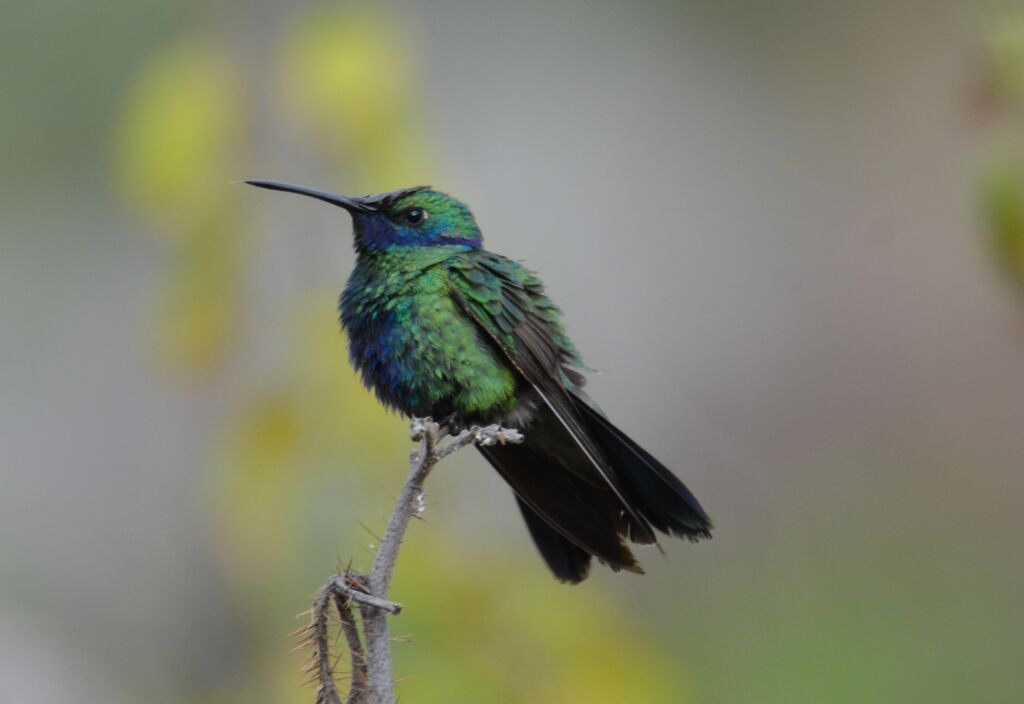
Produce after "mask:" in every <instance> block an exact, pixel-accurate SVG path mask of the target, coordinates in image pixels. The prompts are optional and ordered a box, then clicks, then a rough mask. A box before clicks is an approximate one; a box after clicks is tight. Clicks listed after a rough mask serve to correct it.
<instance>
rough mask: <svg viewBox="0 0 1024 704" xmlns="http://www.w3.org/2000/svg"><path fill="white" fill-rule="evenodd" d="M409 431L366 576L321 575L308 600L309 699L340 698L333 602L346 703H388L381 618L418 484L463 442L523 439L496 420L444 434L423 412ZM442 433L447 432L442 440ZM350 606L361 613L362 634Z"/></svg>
mask: <svg viewBox="0 0 1024 704" xmlns="http://www.w3.org/2000/svg"><path fill="white" fill-rule="evenodd" d="M411 432H412V439H413V441H414V442H419V443H420V449H419V451H418V452H415V453H413V454H412V457H411V458H410V462H409V475H408V477H407V478H406V480H405V485H404V486H403V487H402V491H401V493H400V494H399V495H398V499H397V500H396V501H395V509H394V511H393V512H392V514H391V518H390V519H389V520H388V524H387V528H386V529H385V531H384V536H383V538H381V539H380V541H379V543H380V546H379V547H378V549H377V555H376V558H375V559H374V563H373V569H372V570H371V572H370V574H369V575H368V576H363V575H360V574H357V573H355V572H352V571H350V570H348V569H346V570H344V571H343V572H342V573H340V574H337V575H335V576H333V577H331V578H330V579H329V580H327V582H326V583H325V584H324V586H323V587H321V589H320V591H319V593H318V594H317V597H316V600H315V601H314V603H313V608H312V609H311V620H310V623H309V625H308V626H306V627H305V628H303V629H302V630H301V631H300V635H301V636H302V639H303V640H302V645H303V646H307V647H310V648H312V650H313V652H312V654H311V655H310V658H309V661H308V662H307V671H308V672H310V673H311V674H312V675H313V678H314V681H315V682H317V683H318V688H317V694H316V704H341V695H340V693H339V692H338V686H337V684H336V682H335V679H334V667H333V664H332V660H331V652H330V640H329V637H328V631H329V621H330V606H331V604H332V602H333V604H334V607H335V610H336V611H337V612H338V618H339V620H340V621H341V630H342V632H343V634H344V635H345V641H346V643H347V645H348V650H349V654H350V656H351V663H352V674H351V683H350V685H349V695H348V700H347V704H394V702H395V694H394V684H395V681H394V675H393V674H392V666H391V641H392V639H391V638H390V637H389V635H388V621H387V617H388V616H389V615H397V614H399V613H401V611H402V606H401V604H397V603H395V602H393V601H390V600H388V598H387V596H388V588H389V586H390V585H391V577H392V575H393V574H394V571H395V563H396V562H397V560H398V551H399V548H400V547H401V545H402V538H403V537H404V535H405V531H406V529H407V528H408V527H409V521H410V520H411V519H412V517H413V516H419V515H420V514H421V513H422V511H423V509H424V507H425V504H424V502H423V484H424V482H425V481H426V479H427V476H428V475H429V474H430V470H432V469H433V468H434V466H435V465H436V464H437V463H438V462H439V461H441V460H442V459H444V458H445V457H448V456H449V455H451V454H452V453H453V452H457V451H458V450H461V449H462V448H464V447H468V446H469V445H480V446H483V447H488V446H491V445H494V444H496V443H502V444H504V443H521V442H523V439H524V438H523V435H522V434H521V433H520V432H519V431H517V430H512V429H509V428H502V427H500V426H497V425H490V426H487V427H483V428H481V427H473V428H468V429H466V430H462V431H461V432H460V433H459V434H458V435H455V436H454V437H451V436H450V433H449V430H448V428H447V427H442V426H440V425H438V424H437V423H435V422H433V421H432V420H431V419H429V418H425V419H419V418H417V419H415V420H413V421H412V424H411ZM447 437H451V439H450V440H448V442H445V443H443V442H442V441H443V440H444V439H445V438H447ZM364 527H365V526H364ZM367 532H369V531H367ZM353 603H355V604H356V605H357V608H356V609H353V608H352V604H353ZM355 610H358V612H359V615H360V617H361V620H362V626H363V628H362V631H363V632H362V638H361V637H360V632H359V627H358V626H357V624H356V619H355V613H354V612H355Z"/></svg>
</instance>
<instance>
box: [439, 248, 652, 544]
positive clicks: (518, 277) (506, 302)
mask: <svg viewBox="0 0 1024 704" xmlns="http://www.w3.org/2000/svg"><path fill="white" fill-rule="evenodd" d="M448 267H449V271H450V272H451V277H450V280H451V282H452V284H453V286H452V287H453V292H454V294H455V298H456V300H457V301H458V302H459V304H460V305H461V306H462V308H463V310H464V311H465V312H466V314H467V315H469V317H470V318H472V319H473V320H474V321H475V322H476V323H477V325H479V327H480V328H481V329H482V330H483V332H484V333H485V334H486V336H487V337H489V338H490V339H491V340H492V341H493V342H494V343H495V344H496V346H497V348H498V349H499V350H500V351H501V352H502V353H503V354H504V356H505V358H506V359H507V360H508V362H509V363H510V364H511V366H512V367H513V368H515V369H516V371H518V372H519V374H520V375H521V376H522V377H523V378H524V379H525V380H526V381H527V382H528V383H529V384H530V385H531V386H532V387H533V388H534V389H535V390H536V391H537V393H538V395H539V396H540V397H541V399H542V400H543V402H544V404H545V405H546V406H547V407H548V408H549V409H550V410H551V411H552V413H553V414H554V416H555V417H556V418H557V419H558V422H559V423H560V424H561V425H562V427H563V428H564V429H565V431H566V432H567V433H568V435H569V437H570V438H571V441H572V442H573V443H575V445H576V446H577V447H578V449H579V451H580V452H582V453H583V455H584V456H585V457H586V460H587V461H588V462H589V466H590V467H591V468H592V469H593V472H592V474H590V476H588V477H586V478H587V479H588V480H589V481H592V482H594V483H595V484H601V485H604V486H607V487H608V488H609V489H610V490H611V491H612V492H613V493H614V495H615V496H616V497H617V499H618V501H619V503H621V509H622V511H623V514H624V515H623V518H624V519H625V523H626V528H627V531H626V532H627V537H628V538H629V539H630V540H631V541H633V542H635V543H653V542H656V538H655V535H654V531H653V530H652V528H651V526H650V524H649V523H648V521H647V520H646V519H645V518H644V517H643V516H641V515H640V513H639V512H638V511H636V510H635V509H634V507H633V505H632V503H631V502H630V501H629V500H628V499H627V498H626V489H625V487H624V486H623V484H622V482H621V481H620V478H619V477H618V476H617V474H616V472H615V470H614V469H613V468H612V467H611V465H610V464H609V462H608V460H607V459H606V457H605V456H604V454H603V453H602V451H601V449H600V448H599V447H598V445H597V443H596V442H595V441H594V438H593V436H592V434H591V432H590V430H589V428H588V427H587V424H586V422H585V421H584V419H583V418H582V417H581V415H580V412H579V410H578V408H577V407H576V404H577V403H578V401H574V398H573V396H572V394H571V392H572V391H573V390H574V389H575V388H577V387H578V386H580V385H582V381H583V377H582V375H581V374H580V373H579V372H578V371H577V370H576V369H575V368H574V367H581V366H582V362H581V361H580V358H579V355H578V353H577V352H576V349H575V347H573V345H572V342H571V341H570V340H569V338H568V337H567V335H566V333H565V329H564V328H563V326H562V323H561V320H560V312H559V310H558V308H557V306H555V304H554V303H552V302H551V300H550V299H549V298H547V296H546V295H545V294H544V286H543V284H542V283H541V281H540V279H539V278H537V276H536V275H535V274H533V272H531V271H529V270H528V269H526V268H525V267H524V266H522V265H521V264H519V263H517V262H515V261H512V260H511V259H507V258H505V257H502V256H500V255H497V254H493V253H491V252H487V251H484V250H477V251H475V252H470V253H467V254H464V255H462V256H459V257H456V258H453V259H452V260H451V261H450V262H449V264H448Z"/></svg>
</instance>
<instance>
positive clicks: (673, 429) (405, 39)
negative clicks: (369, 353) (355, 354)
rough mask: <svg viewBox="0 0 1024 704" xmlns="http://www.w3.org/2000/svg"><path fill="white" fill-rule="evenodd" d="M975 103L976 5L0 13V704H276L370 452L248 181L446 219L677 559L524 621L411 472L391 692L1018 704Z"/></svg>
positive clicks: (360, 394)
mask: <svg viewBox="0 0 1024 704" xmlns="http://www.w3.org/2000/svg"><path fill="white" fill-rule="evenodd" d="M1021 86H1024V7H1017V6H1016V5H1015V4H1014V3H990V4H978V5H969V4H967V3H961V2H954V1H952V0H950V1H948V2H947V1H945V0H939V1H937V2H929V3H918V2H904V3H883V2H876V1H874V0H869V1H868V2H857V3H854V2H841V3H814V2H810V1H809V0H806V1H805V0H792V1H787V2H779V3H771V4H769V3H758V2H753V1H750V2H744V1H740V2H728V3H721V2H711V1H710V0H707V1H698V0H688V1H687V2H682V3H669V2H663V3H658V2H655V3H644V4H641V5H637V6H627V5H624V4H623V5H619V4H616V3H608V2H599V3H583V2H580V1H577V0H570V1H569V2H564V3H558V4H555V5H549V4H547V3H540V2H525V3H514V4H510V3H506V4H499V3H475V2H468V1H464V0H445V1H443V2H438V3H412V2H398V1H395V2H387V3H373V4H369V3H367V4H360V3H343V2H342V3H338V2H309V1H306V2H293V3H275V2H270V1H269V0H259V1H256V2H246V3H243V2H233V1H227V0H225V1H223V2H215V3H180V2H168V1H166V0H142V2H135V3H127V2H123V1H121V0H95V1H93V2H89V3H75V2H69V1H68V0H52V1H51V2H46V3H38V4H34V5H33V4H28V3H22V4H19V5H13V4H9V6H8V7H5V8H4V11H3V20H2V21H0V97H2V100H3V108H2V109H0V245H2V247H3V249H2V251H3V256H2V257H0V321H2V322H3V333H2V335H3V336H2V341H3V344H2V345H0V389H2V390H3V394H2V397H0V447H3V450H4V459H3V462H2V463H0V701H3V702H25V703H29V704H36V703H38V704H48V703H49V702H62V703H67V702H90V703H91V702H104V703H107V704H117V703H119V702H136V701H147V702H157V703H159V702H197V703H202V704H205V703H212V702H225V703H231V702H275V703H277V702H306V701H311V700H312V697H313V689H312V688H310V687H308V686H304V685H303V684H302V682H303V680H304V676H303V675H302V674H301V673H300V671H299V669H300V666H301V664H302V661H303V659H304V654H303V653H295V652H291V648H292V646H293V645H294V641H291V640H289V636H288V634H289V633H290V632H292V631H293V630H295V629H296V628H297V627H298V626H300V625H301V624H302V621H301V619H299V620H296V614H299V613H300V612H302V611H303V610H304V609H305V608H306V607H307V605H308V601H309V599H310V597H311V595H312V593H313V591H314V590H315V589H316V588H317V587H318V585H319V584H320V583H321V582H322V581H323V579H324V578H325V577H326V576H327V575H328V574H330V572H331V571H332V570H333V569H335V568H336V566H337V565H339V564H347V563H348V562H349V561H350V560H351V561H352V563H353V564H354V565H355V566H357V567H365V566H367V565H368V564H369V562H370V561H371V559H372V547H371V544H372V543H373V542H375V538H374V537H373V534H374V533H379V532H380V531H381V530H382V528H383V524H384V520H385V516H386V515H387V513H388V511H389V509H390V502H391V499H392V497H393V496H394V494H395V492H396V491H397V489H398V487H399V485H400V483H401V481H402V478H403V477H404V473H405V464H406V460H407V453H408V451H409V449H410V445H409V443H408V440H407V429H406V426H405V424H404V422H403V421H402V420H401V419H399V418H396V417H394V416H389V415H388V414H386V413H385V412H384V411H382V410H381V409H380V408H379V407H378V406H377V404H376V403H375V402H374V400H373V399H372V397H371V396H370V394H369V393H368V392H366V391H365V390H364V389H362V387H361V386H360V385H359V383H358V380H357V378H356V376H355V374H354V373H353V372H352V371H351V369H350V368H349V367H348V365H347V362H346V352H345V341H344V339H343V337H342V336H341V334H340V332H339V331H338V328H337V323H336V313H335V310H334V306H335V300H336V296H337V292H338V291H339V290H340V288H341V286H342V285H343V283H344V280H345V278H346V276H347V273H348V271H349V269H350V268H351V265H352V253H351V251H350V246H349V234H348V232H349V223H348V221H347V219H346V218H345V217H344V216H343V214H341V213H339V212H334V211H332V210H331V209H329V208H327V207H326V206H318V205H316V204H312V203H306V202H302V201H300V200H299V199H286V198H283V197H277V196H274V195H271V194H264V193H258V192H254V191H252V190H250V189H245V188H243V187H241V186H238V185H236V184H234V183H233V182H234V181H236V180H238V179H241V178H248V177H266V178H279V179H284V180H294V181H299V182H305V183H309V184H312V185H318V186H322V187H325V188H332V189H337V190H342V191H349V192H368V191H383V190H388V189H391V188H396V187H402V186H409V185H414V184H419V183H431V184H433V185H434V186H437V187H440V188H443V189H445V190H450V191H451V192H453V193H456V194H458V195H459V196H460V197H462V198H464V199H465V200H467V201H468V202H470V203H471V204H472V205H473V206H474V209H475V211H476V213H477V215H478V217H479V219H480V221H481V225H482V227H483V229H484V232H485V235H486V237H487V241H488V243H489V246H491V247H492V248H494V249H495V250H497V251H500V252H502V253H505V254H508V255H510V256H514V257H516V258H523V259H525V260H526V261H527V263H528V264H530V265H531V266H532V267H533V268H535V269H537V270H538V271H539V272H540V273H541V275H542V276H543V277H544V279H545V280H546V281H547V282H548V285H549V288H550V289H551V291H552V294H553V296H554V297H555V298H556V299H557V300H558V301H559V302H560V303H561V304H562V306H563V308H564V309H565V312H566V317H567V320H568V323H569V329H570V332H571V333H572V334H573V336H574V339H575V340H576V342H577V343H578V345H579V347H580V348H581V349H582V350H583V352H584V356H585V358H586V360H587V361H588V362H589V363H590V364H591V365H592V366H594V367H597V368H599V369H601V370H602V371H603V374H602V375H600V376H597V377H596V378H595V379H594V381H593V382H592V388H593V392H594V395H595V396H596V397H597V398H598V399H599V400H600V401H601V402H602V405H603V406H604V407H605V408H606V409H607V410H608V411H609V413H610V414H611V415H613V416H614V417H615V418H616V419H617V420H618V421H619V422H620V424H621V425H622V426H624V427H625V428H627V429H628V430H629V431H630V432H631V433H632V434H633V435H635V437H637V439H638V440H640V441H641V442H643V443H644V444H645V445H646V446H648V447H650V448H651V449H652V450H653V451H654V452H655V453H656V454H657V455H658V456H660V457H662V458H663V459H664V460H665V461H666V462H667V463H668V464H669V465H671V466H672V467H674V468H675V469H676V470H677V471H678V472H679V473H680V474H681V475H682V476H684V477H685V478H686V480H687V482H688V483H689V484H690V486H691V487H692V488H693V489H694V490H695V491H696V492H697V493H698V495H700V496H701V497H702V499H703V500H704V502H705V504H706V506H707V507H708V508H709V510H710V512H711V513H712V516H713V517H714V519H715V521H716V524H717V527H718V528H717V531H716V534H715V539H714V540H713V541H711V542H710V543H704V544H701V545H698V546H691V545H686V544H682V543H677V542H673V543H669V544H666V545H665V549H666V556H665V558H662V557H661V556H660V555H659V554H657V552H655V551H647V552H645V553H644V554H643V556H642V557H643V560H644V565H645V567H646V568H647V570H648V574H647V575H646V576H645V577H643V578H637V577H634V576H632V575H613V574H610V573H608V572H607V571H605V570H595V574H594V575H593V576H592V577H591V578H590V579H589V580H588V581H587V582H586V583H584V584H583V585H581V586H578V587H566V586H563V585H559V584H557V583H556V582H555V581H554V580H553V579H551V578H550V577H549V575H548V574H547V572H546V570H545V568H544V567H543V564H542V563H541V561H540V559H539V558H538V557H537V556H536V555H535V554H534V551H533V548H532V546H531V545H530V542H529V538H528V536H527V533H526V531H525V530H524V529H523V526H522V525H521V524H520V519H519V517H518V515H517V514H516V511H515V508H514V505H513V502H512V501H511V499H510V496H509V493H508V490H507V489H506V488H505V487H504V486H503V485H502V484H501V482H500V481H499V480H498V478H497V477H496V476H494V475H493V473H492V472H491V471H490V470H489V469H488V468H487V467H486V466H485V465H484V463H483V462H482V461H481V460H480V459H479V458H477V457H476V456H475V455H474V454H473V453H470V452H467V453H463V454H462V455H460V456H457V457H455V458H453V459H452V460H451V461H448V462H446V463H445V465H444V466H443V467H441V468H440V469H439V470H438V471H437V472H436V473H435V475H434V476H433V477H432V478H431V482H430V486H429V489H428V503H429V506H428V509H427V512H426V515H425V520H424V521H423V522H417V523H415V525H413V526H412V528H411V531H410V535H409V536H408V540H407V543H406V546H405V548H404V553H403V555H402V558H401V560H400V564H399V569H398V572H397V575H396V580H395V584H394V597H395V598H396V599H397V600H399V601H401V602H403V603H404V604H405V606H406V611H405V612H404V613H403V615H402V616H400V617H398V618H397V619H395V621H394V624H393V629H394V632H395V633H397V634H406V635H408V636H409V639H408V641H403V642H401V643H398V644H396V646H395V647H396V668H397V674H398V675H399V676H400V677H402V678H403V679H402V682H401V685H400V692H401V697H402V701H409V702H424V703H426V702H481V701H486V702H531V703H535V702H552V703H554V702H595V703H601V702H678V703H686V702H698V703H721V704H733V703H736V704H747V703H749V702H780V703H782V702H785V703H787V704H798V703H800V702H808V703H810V702H815V703H818V702H864V701H892V702H924V701H927V702H950V703H953V702H965V701H970V702H1007V703H1010V702H1018V701H1020V700H1021V697H1022V696H1024V673H1022V672H1021V668H1020V663H1021V661H1022V659H1024V635H1022V629H1024V597H1022V596H1021V595H1022V591H1024V565H1022V561H1021V559H1020V552H1021V546H1022V537H1021V536H1022V534H1024V533H1022V531H1024V519H1022V517H1021V513H1022V511H1021V506H1022V502H1024V473H1022V471H1021V470H1022V469H1024V432H1022V429H1024V325H1022V322H1021V321H1022V319H1024V307H1022V306H1024V304H1022V300H1021V298H1020V293H1021V291H1022V290H1024V215H1022V213H1024V149H1022V145H1024V121H1022V114H1021V109H1022V105H1024V104H1022V102H1021V101H1022V100H1024V89H1022V88H1021Z"/></svg>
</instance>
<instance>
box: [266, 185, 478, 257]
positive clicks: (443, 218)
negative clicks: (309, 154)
mask: <svg viewBox="0 0 1024 704" xmlns="http://www.w3.org/2000/svg"><path fill="white" fill-rule="evenodd" d="M246 183H248V184H250V185H252V186H257V187H259V188H269V189H270V190H273V191H287V192H289V193H298V194H300V195H304V196H309V197H311V198H317V199H319V200H322V201H326V202H328V203H332V204H334V205H337V206H340V207H342V208H344V209H345V210H347V211H348V212H349V213H350V214H351V215H352V229H353V232H354V233H355V240H356V248H357V249H358V250H360V251H365V250H383V249H394V248H396V247H431V246H438V245H454V246H462V247H466V248H467V249H479V248H480V246H481V241H482V239H483V238H482V236H481V234H480V228H479V227H477V224H476V219H475V218H474V217H473V213H472V212H470V210H469V207H467V206H466V204H465V203H463V202H461V201H459V200H456V199H455V198H452V197H451V196H449V195H447V194H445V193H440V192H439V191H435V190H433V189H431V188H430V187H429V186H417V187H415V188H406V189H403V190H400V191H392V192H390V193H378V194H376V195H369V196H343V195H339V194H337V193H329V192H327V191H318V190H315V189H312V188H306V187H305V186H296V185H294V184H291V183H281V182H280V181H246Z"/></svg>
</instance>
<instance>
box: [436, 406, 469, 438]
mask: <svg viewBox="0 0 1024 704" xmlns="http://www.w3.org/2000/svg"><path fill="white" fill-rule="evenodd" d="M438 425H439V426H441V429H442V430H443V431H444V433H446V434H448V435H451V436H455V435H458V434H459V433H461V432H462V431H463V430H466V424H465V423H463V422H462V417H461V416H460V415H459V413H458V412H457V411H456V412H455V413H451V414H449V415H448V416H446V417H445V418H444V419H442V420H440V421H438Z"/></svg>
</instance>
